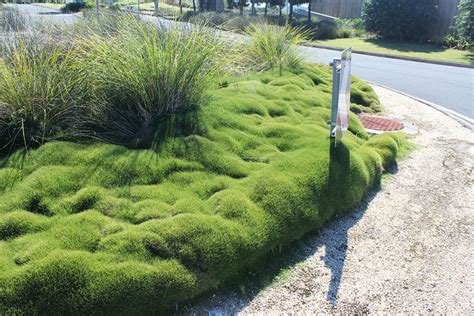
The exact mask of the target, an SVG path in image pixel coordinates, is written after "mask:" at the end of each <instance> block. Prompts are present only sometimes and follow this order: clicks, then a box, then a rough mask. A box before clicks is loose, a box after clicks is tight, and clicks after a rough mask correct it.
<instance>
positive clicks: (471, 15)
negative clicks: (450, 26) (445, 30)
mask: <svg viewBox="0 0 474 316" xmlns="http://www.w3.org/2000/svg"><path fill="white" fill-rule="evenodd" d="M473 24H474V0H461V1H460V2H459V6H458V15H456V17H455V18H454V32H455V35H456V36H457V37H458V38H459V39H461V40H464V41H467V42H470V43H472V42H474V33H473Z"/></svg>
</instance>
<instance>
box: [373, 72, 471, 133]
mask: <svg viewBox="0 0 474 316" xmlns="http://www.w3.org/2000/svg"><path fill="white" fill-rule="evenodd" d="M366 81H367V80H366ZM367 82H368V83H369V84H371V85H374V86H378V87H381V88H384V89H387V90H390V91H393V92H395V93H398V94H401V95H403V96H405V97H407V98H410V99H413V100H415V101H418V102H420V103H423V104H425V105H428V106H429V107H432V108H433V109H435V110H438V111H440V112H441V113H443V114H445V115H447V116H449V117H450V118H452V119H454V120H455V121H457V122H458V123H460V124H461V125H462V126H464V127H466V128H468V129H470V130H473V129H474V120H473V119H470V118H468V117H467V116H464V115H462V114H459V113H457V112H455V111H453V110H450V109H447V108H445V107H443V106H441V105H438V104H435V103H433V102H430V101H427V100H424V99H420V98H418V97H415V96H412V95H410V94H408V93H405V92H402V91H400V90H397V89H393V88H390V87H387V86H384V85H381V84H378V83H375V82H371V81H367Z"/></svg>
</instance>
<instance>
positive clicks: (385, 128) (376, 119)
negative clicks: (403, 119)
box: [359, 115, 403, 132]
mask: <svg viewBox="0 0 474 316" xmlns="http://www.w3.org/2000/svg"><path fill="white" fill-rule="evenodd" d="M359 119H360V121H361V122H362V125H364V127H365V129H367V130H373V131H380V132H390V131H399V130H402V129H403V124H402V123H400V122H399V121H396V120H393V119H389V118H385V117H380V116H370V115H361V116H359Z"/></svg>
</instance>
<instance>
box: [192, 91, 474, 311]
mask: <svg viewBox="0 0 474 316" xmlns="http://www.w3.org/2000/svg"><path fill="white" fill-rule="evenodd" d="M374 89H375V90H376V92H377V94H378V95H379V97H380V100H381V102H382V104H383V105H384V106H385V108H386V109H387V115H389V116H392V117H397V118H400V119H402V120H403V121H405V122H409V123H411V124H413V125H414V126H416V127H417V128H418V133H417V134H416V135H414V137H413V141H414V142H415V143H416V144H417V145H418V146H419V148H418V149H416V150H415V151H413V152H412V153H411V154H410V155H409V156H408V157H407V158H405V159H404V160H402V161H401V162H400V164H399V166H398V170H396V171H395V174H394V175H393V176H392V177H391V178H390V180H389V181H388V182H387V183H386V184H385V185H384V186H383V188H382V190H380V191H379V192H377V194H376V195H374V196H370V197H367V199H366V203H362V205H361V206H360V207H359V208H358V209H357V210H356V211H355V212H353V213H352V214H350V215H348V216H346V217H343V218H340V219H338V220H336V221H334V222H333V223H332V224H330V225H328V226H327V227H326V228H325V229H323V230H322V231H321V232H320V234H319V235H318V236H314V237H309V238H308V240H307V241H305V243H304V245H302V246H300V247H301V249H297V250H298V256H300V257H301V258H304V259H303V260H302V261H301V262H300V263H299V264H297V265H295V266H294V267H293V268H292V269H291V271H290V272H289V275H288V276H286V277H281V278H280V279H282V280H280V281H275V282H274V283H273V284H272V285H271V286H269V287H267V288H265V289H264V290H262V291H259V292H257V293H247V294H246V295H243V294H241V291H239V289H238V288H237V287H236V289H235V290H233V289H230V290H227V291H226V292H225V293H222V292H221V293H219V292H218V293H217V294H214V295H210V297H208V298H205V299H204V300H202V301H200V302H198V303H196V304H195V305H193V306H190V307H188V308H187V309H185V313H187V314H196V315H201V314H210V315H224V314H237V313H241V314H266V315H270V314H279V313H300V314H308V313H311V314H313V313H350V314H354V313H357V314H360V313H450V314H451V313H463V314H472V313H474V295H473V293H474V269H473V268H474V265H473V264H474V252H473V251H472V245H474V237H473V235H474V234H473V224H474V210H473V205H474V192H473V191H474V190H473V183H474V175H473V166H474V164H473V162H474V146H473V144H474V143H473V133H472V131H471V130H469V129H466V128H464V127H462V126H461V125H460V124H459V123H457V122H456V121H454V120H452V119H451V118H449V117H447V116H445V115H444V114H442V113H441V112H438V111H437V110H435V109H432V108H430V107H428V106H426V105H424V104H421V103H419V102H417V101H414V100H412V99H410V98H407V97H404V96H401V95H399V94H397V93H395V92H392V91H390V90H387V89H384V88H380V87H376V86H375V87H374ZM277 279H278V278H277Z"/></svg>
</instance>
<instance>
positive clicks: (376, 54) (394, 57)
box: [302, 43, 474, 69]
mask: <svg viewBox="0 0 474 316" xmlns="http://www.w3.org/2000/svg"><path fill="white" fill-rule="evenodd" d="M302 46H306V47H314V48H321V49H328V50H335V51H343V50H344V49H343V48H336V47H330V46H324V45H318V44H313V43H304V44H302ZM352 52H353V53H355V54H360V55H367V56H375V57H383V58H391V59H398V60H406V61H414V62H419V63H426V64H435V65H442V66H452V67H460V68H469V69H474V65H469V64H460V63H453V62H448V61H438V60H431V59H425V58H417V57H406V56H397V55H391V54H383V53H372V52H365V51H360V50H355V49H353V50H352Z"/></svg>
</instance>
